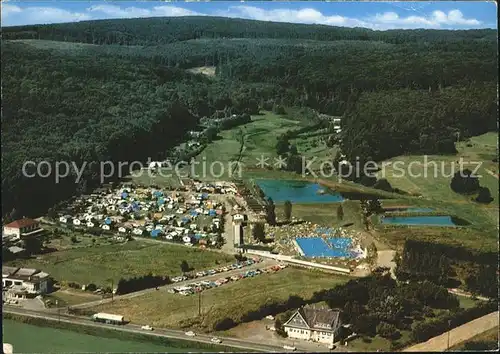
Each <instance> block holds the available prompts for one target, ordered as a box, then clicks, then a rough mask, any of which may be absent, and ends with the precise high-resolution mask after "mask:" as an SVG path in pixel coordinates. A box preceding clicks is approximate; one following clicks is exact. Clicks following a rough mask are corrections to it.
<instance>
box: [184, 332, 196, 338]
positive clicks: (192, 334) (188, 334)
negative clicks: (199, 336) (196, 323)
mask: <svg viewBox="0 0 500 354" xmlns="http://www.w3.org/2000/svg"><path fill="white" fill-rule="evenodd" d="M184 334H185V335H186V336H189V337H194V336H196V333H194V332H193V331H189V332H186V333H184Z"/></svg>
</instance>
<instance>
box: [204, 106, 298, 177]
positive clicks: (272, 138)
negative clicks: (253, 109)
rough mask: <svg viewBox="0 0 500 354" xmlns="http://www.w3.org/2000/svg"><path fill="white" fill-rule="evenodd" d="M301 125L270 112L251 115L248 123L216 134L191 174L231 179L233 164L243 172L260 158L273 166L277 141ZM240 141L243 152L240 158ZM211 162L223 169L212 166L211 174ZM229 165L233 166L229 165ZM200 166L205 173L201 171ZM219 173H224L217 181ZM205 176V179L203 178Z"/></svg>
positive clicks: (252, 166) (254, 164)
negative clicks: (217, 162)
mask: <svg viewBox="0 0 500 354" xmlns="http://www.w3.org/2000/svg"><path fill="white" fill-rule="evenodd" d="M301 124H302V123H301V122H298V121H296V120H290V119H286V118H284V117H282V116H280V115H276V114H274V113H272V112H263V114H261V115H254V116H252V122H250V123H248V124H245V125H241V126H238V127H235V128H232V129H229V130H224V131H222V132H220V133H219V136H220V138H219V139H217V140H215V141H213V142H212V143H210V144H209V145H208V146H207V147H206V148H205V149H204V150H203V152H202V153H201V154H199V155H198V156H197V157H196V159H195V160H196V163H197V164H196V166H195V168H194V171H195V173H196V174H197V175H198V176H200V179H208V180H210V179H212V180H213V179H217V178H226V179H227V178H229V177H230V176H231V173H230V172H231V171H230V170H231V167H232V166H234V162H235V161H240V163H241V166H242V169H243V171H245V170H246V169H247V168H254V167H256V164H257V162H258V160H257V158H260V157H261V156H264V157H269V158H270V159H269V163H271V164H272V163H274V161H273V157H275V156H276V148H275V147H276V141H277V140H276V139H277V137H278V136H279V135H281V134H283V133H285V132H286V131H288V130H291V129H294V127H299V126H300V125H301ZM242 137H243V149H242V151H241V156H240V148H241V138H242ZM214 161H219V162H221V163H222V166H223V169H222V168H221V166H220V164H219V166H217V165H214V167H213V171H211V168H210V167H211V164H212V162H214ZM231 162H233V164H232V165H231ZM204 166H205V171H206V173H204V171H203V168H204ZM211 172H213V174H212V173H211ZM221 172H224V173H223V174H222V176H220V177H218V175H219V174H220V173H221ZM235 173H236V171H235ZM205 174H208V176H206V177H203V176H204V175H205Z"/></svg>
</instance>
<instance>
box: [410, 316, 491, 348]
mask: <svg viewBox="0 0 500 354" xmlns="http://www.w3.org/2000/svg"><path fill="white" fill-rule="evenodd" d="M495 327H498V311H496V312H492V313H490V314H488V315H486V316H483V317H480V318H477V319H475V320H472V321H470V322H467V323H466V324H464V325H461V326H459V327H457V328H453V329H452V330H451V331H449V332H445V333H443V334H441V335H439V336H437V337H434V338H431V339H429V340H428V341H427V342H424V343H419V344H416V345H414V346H412V347H409V348H406V349H405V350H403V351H405V352H444V351H445V350H447V349H448V348H450V347H453V346H454V345H457V344H460V343H462V342H464V341H466V340H468V339H470V338H472V337H474V336H476V335H478V334H480V333H483V332H486V331H487V330H490V329H492V328H495Z"/></svg>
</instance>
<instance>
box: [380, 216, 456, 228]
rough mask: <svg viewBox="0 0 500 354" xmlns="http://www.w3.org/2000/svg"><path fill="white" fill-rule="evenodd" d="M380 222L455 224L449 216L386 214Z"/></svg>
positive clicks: (431, 224)
mask: <svg viewBox="0 0 500 354" xmlns="http://www.w3.org/2000/svg"><path fill="white" fill-rule="evenodd" d="M381 222H382V224H392V225H423V226H456V224H455V223H454V222H453V219H452V217H451V216H388V217H385V218H382V219H381Z"/></svg>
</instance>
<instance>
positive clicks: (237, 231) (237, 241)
mask: <svg viewBox="0 0 500 354" xmlns="http://www.w3.org/2000/svg"><path fill="white" fill-rule="evenodd" d="M233 229H234V245H235V246H241V245H242V244H243V226H242V225H241V223H240V222H233Z"/></svg>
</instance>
